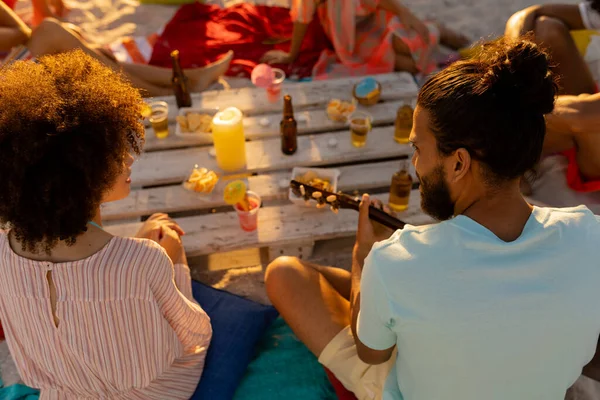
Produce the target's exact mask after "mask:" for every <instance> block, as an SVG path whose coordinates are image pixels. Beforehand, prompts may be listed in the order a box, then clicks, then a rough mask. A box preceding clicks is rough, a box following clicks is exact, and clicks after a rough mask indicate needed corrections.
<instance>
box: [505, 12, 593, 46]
mask: <svg viewBox="0 0 600 400" xmlns="http://www.w3.org/2000/svg"><path fill="white" fill-rule="evenodd" d="M540 17H550V18H555V19H558V20H560V21H562V22H563V23H564V24H565V25H566V26H567V27H568V28H569V29H570V30H577V29H585V26H584V24H583V19H582V18H581V13H580V11H579V6H578V5H573V4H544V5H535V6H531V7H527V8H525V9H524V10H521V11H519V12H517V13H515V14H514V15H513V16H512V17H510V19H509V20H508V22H507V23H506V30H505V35H506V36H509V37H511V38H517V37H520V36H522V35H525V34H526V33H528V32H531V31H533V30H534V29H535V21H536V20H537V19H538V18H540Z"/></svg>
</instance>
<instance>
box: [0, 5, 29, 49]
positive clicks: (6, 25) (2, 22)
mask: <svg viewBox="0 0 600 400" xmlns="http://www.w3.org/2000/svg"><path fill="white" fill-rule="evenodd" d="M30 37H31V29H29V27H28V26H27V25H26V24H25V22H23V20H21V18H19V16H18V15H17V14H15V12H14V11H13V10H11V9H10V8H9V7H8V6H7V5H6V4H4V2H2V1H0V51H9V50H10V49H12V48H13V47H15V46H18V45H21V44H25V43H27V41H29V38H30Z"/></svg>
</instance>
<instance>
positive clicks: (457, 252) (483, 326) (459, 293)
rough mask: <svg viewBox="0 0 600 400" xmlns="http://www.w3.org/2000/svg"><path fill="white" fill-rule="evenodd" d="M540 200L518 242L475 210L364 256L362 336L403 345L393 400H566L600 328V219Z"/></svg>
mask: <svg viewBox="0 0 600 400" xmlns="http://www.w3.org/2000/svg"><path fill="white" fill-rule="evenodd" d="M598 218H599V217H596V216H594V215H593V214H592V213H591V211H589V210H588V209H587V208H585V207H583V206H582V207H576V208H568V209H552V208H538V207H535V208H534V210H533V213H532V214H531V217H530V218H529V220H528V221H527V224H526V225H525V228H524V230H523V233H522V234H521V236H520V237H519V238H518V239H517V240H515V241H513V242H510V243H507V242H504V241H502V240H500V239H499V238H498V237H496V236H495V235H494V234H493V233H492V232H491V231H489V230H488V229H486V228H485V227H483V226H482V225H479V224H478V223H477V222H475V221H473V220H472V219H470V218H468V217H465V216H458V217H456V218H454V219H452V220H450V221H446V222H442V223H439V224H436V225H428V226H423V227H414V226H407V227H406V228H405V229H404V230H401V231H397V232H396V233H395V234H394V235H393V236H392V237H391V238H390V239H388V240H386V241H384V242H381V243H378V244H376V245H375V246H374V248H373V250H372V251H371V253H370V254H369V256H368V257H367V260H366V261H365V266H364V270H363V275H362V281H361V311H360V315H359V319H358V337H359V338H360V340H361V341H362V342H363V343H364V344H365V345H367V346H368V347H370V348H372V349H376V350H384V349H388V348H390V347H392V346H394V345H396V346H397V349H398V356H397V359H396V365H395V369H394V370H393V373H392V374H391V375H390V377H389V378H388V382H387V383H386V390H385V394H384V399H402V398H404V400H483V399H485V400H496V399H497V400H563V399H564V396H565V392H566V390H567V389H568V388H569V387H570V386H571V385H572V384H573V383H574V382H575V380H576V379H577V378H578V377H579V376H580V374H581V369H582V368H583V366H585V365H586V364H587V363H588V362H589V361H590V360H591V358H592V357H593V355H594V353H595V351H596V344H597V342H598V335H599V333H600V219H598Z"/></svg>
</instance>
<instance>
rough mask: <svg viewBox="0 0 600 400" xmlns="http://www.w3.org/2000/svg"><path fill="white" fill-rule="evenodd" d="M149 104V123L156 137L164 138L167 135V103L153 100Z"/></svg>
mask: <svg viewBox="0 0 600 400" xmlns="http://www.w3.org/2000/svg"><path fill="white" fill-rule="evenodd" d="M149 106H150V109H151V110H152V112H151V114H150V123H151V124H152V128H153V129H154V134H155V135H156V137H157V138H158V139H164V138H166V137H167V136H169V105H168V104H167V103H166V102H164V101H155V102H153V103H150V104H149Z"/></svg>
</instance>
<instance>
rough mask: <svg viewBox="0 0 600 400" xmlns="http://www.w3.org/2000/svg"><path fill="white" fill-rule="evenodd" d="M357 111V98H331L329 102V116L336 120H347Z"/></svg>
mask: <svg viewBox="0 0 600 400" xmlns="http://www.w3.org/2000/svg"><path fill="white" fill-rule="evenodd" d="M354 111H356V100H354V99H352V100H342V99H331V100H330V101H329V103H328V104H327V116H328V117H329V119H330V120H332V121H335V122H347V121H348V117H349V116H350V114H352V113H353V112H354Z"/></svg>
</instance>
